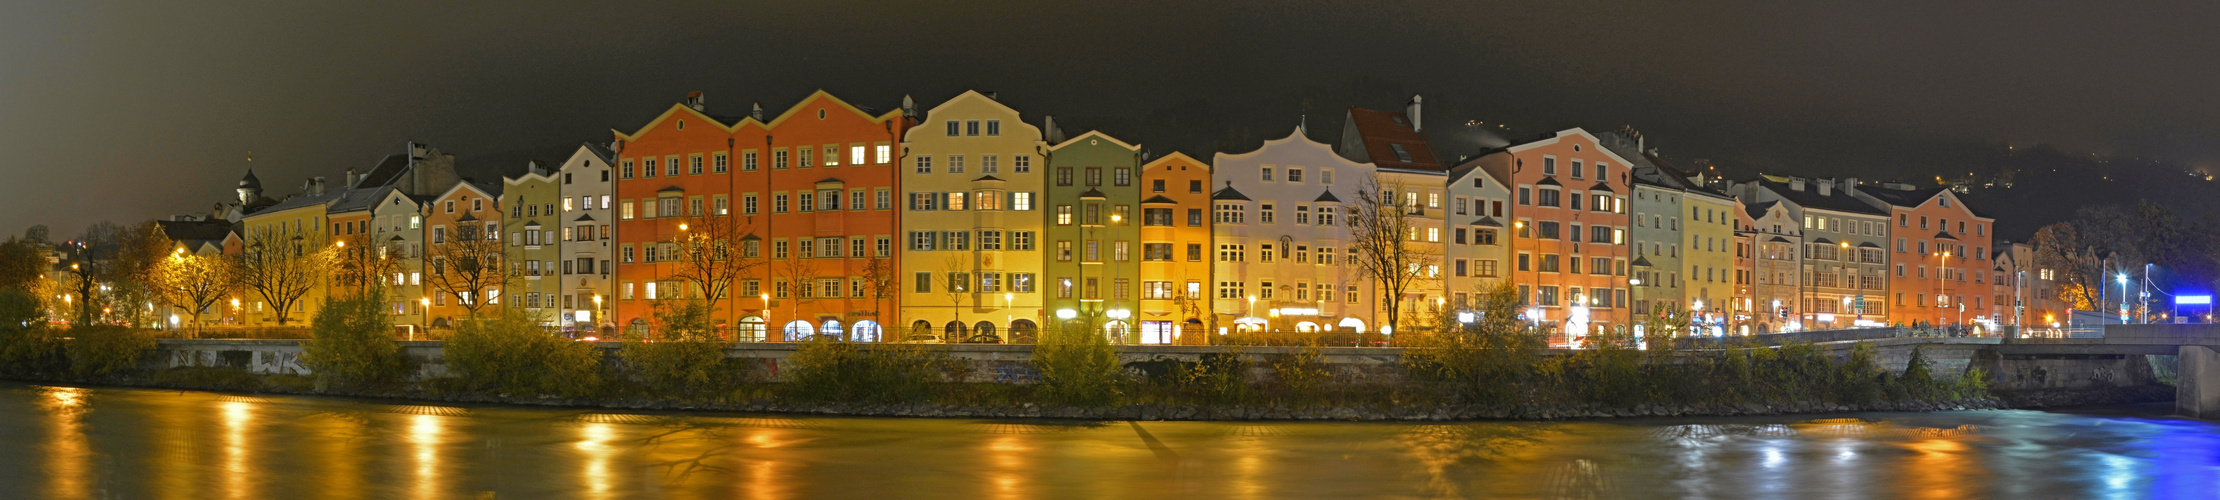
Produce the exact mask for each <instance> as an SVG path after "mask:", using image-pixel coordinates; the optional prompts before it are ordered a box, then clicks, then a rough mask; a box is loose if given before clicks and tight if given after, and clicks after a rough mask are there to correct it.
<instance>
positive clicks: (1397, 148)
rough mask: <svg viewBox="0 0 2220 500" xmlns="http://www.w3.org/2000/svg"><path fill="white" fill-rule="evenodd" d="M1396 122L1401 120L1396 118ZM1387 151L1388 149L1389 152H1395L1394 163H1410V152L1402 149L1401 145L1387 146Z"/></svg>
mask: <svg viewBox="0 0 2220 500" xmlns="http://www.w3.org/2000/svg"><path fill="white" fill-rule="evenodd" d="M1396 120H1397V121H1401V120H1402V119H1401V118H1397V119H1396ZM1388 149H1389V150H1392V151H1394V152H1395V161H1399V162H1404V163H1410V162H1411V152H1410V150H1407V149H1403V145H1402V144H1389V145H1388Z"/></svg>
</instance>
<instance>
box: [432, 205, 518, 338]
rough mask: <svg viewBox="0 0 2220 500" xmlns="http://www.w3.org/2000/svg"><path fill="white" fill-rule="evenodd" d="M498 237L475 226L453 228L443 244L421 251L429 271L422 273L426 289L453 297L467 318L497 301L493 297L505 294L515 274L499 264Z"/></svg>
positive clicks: (436, 244)
mask: <svg viewBox="0 0 2220 500" xmlns="http://www.w3.org/2000/svg"><path fill="white" fill-rule="evenodd" d="M498 236H500V235H498V234H487V233H486V232H485V231H484V230H483V229H481V228H479V227H478V226H477V225H475V224H464V225H461V226H457V227H455V231H454V232H452V233H450V234H448V235H447V240H446V241H441V242H434V243H432V244H431V245H430V246H431V248H429V249H427V251H425V252H424V253H425V256H424V257H425V259H426V260H425V262H426V263H427V265H428V266H429V267H430V269H429V270H428V272H425V273H424V281H425V284H426V285H429V286H431V287H432V289H433V290H437V291H439V292H440V293H442V294H446V295H449V296H453V297H455V299H456V305H460V306H462V308H463V311H465V312H466V314H468V315H469V316H470V317H473V318H475V317H478V313H479V311H481V310H483V309H485V307H486V306H488V305H491V304H493V301H495V300H499V297H498V296H497V295H495V294H498V293H501V292H502V291H504V290H506V289H507V287H508V285H509V283H511V282H513V281H515V279H516V277H517V275H518V273H517V272H516V271H514V270H511V269H509V268H507V267H504V266H503V265H502V263H501V261H502V259H501V252H502V248H501V240H499V239H496V238H497V237H498Z"/></svg>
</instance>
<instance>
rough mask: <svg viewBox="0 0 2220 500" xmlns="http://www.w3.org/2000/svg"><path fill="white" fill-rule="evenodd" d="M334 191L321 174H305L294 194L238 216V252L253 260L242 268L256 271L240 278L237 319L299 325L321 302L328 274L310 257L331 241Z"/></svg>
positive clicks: (324, 249)
mask: <svg viewBox="0 0 2220 500" xmlns="http://www.w3.org/2000/svg"><path fill="white" fill-rule="evenodd" d="M242 189H244V188H242ZM256 189H257V190H259V189H260V187H259V186H256ZM338 195H339V192H337V191H332V192H327V191H326V190H325V189H324V179H323V178H322V177H316V178H311V179H309V180H308V181H307V182H306V183H304V184H302V186H301V193H300V194H297V195H293V196H292V197H289V198H286V199H285V200H284V201H281V202H278V203H277V204H275V205H270V206H268V207H263V208H260V209H257V210H255V211H253V212H252V213H248V214H246V216H245V217H244V218H242V219H241V220H240V225H241V230H240V234H242V235H243V240H244V241H243V245H242V247H241V248H240V251H241V252H242V253H243V254H245V258H246V259H247V260H248V261H249V262H251V263H255V264H250V265H249V266H248V267H249V268H252V269H257V270H259V271H260V272H256V273H248V274H249V276H246V277H242V281H243V283H242V286H240V287H239V291H238V292H237V295H236V298H237V299H239V301H238V309H239V311H238V312H239V316H238V317H239V318H241V323H243V324H247V325H273V326H274V325H305V324H307V323H308V319H309V317H310V316H311V315H313V314H315V312H316V308H318V307H321V306H322V305H323V303H324V300H325V298H326V297H328V296H329V293H328V291H327V290H326V288H327V287H328V285H329V279H330V273H329V268H328V267H327V266H325V265H323V264H322V263H320V262H319V261H317V260H316V257H314V256H317V255H321V254H325V253H327V252H328V251H329V250H330V248H329V247H330V246H331V245H332V244H333V240H332V239H331V238H330V229H331V227H330V226H329V225H328V224H329V222H328V219H327V218H326V210H327V209H328V206H329V205H330V204H331V202H332V201H334V200H337V199H339V196H338ZM254 275H260V277H255V276H254Z"/></svg>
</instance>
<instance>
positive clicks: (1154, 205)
mask: <svg viewBox="0 0 2220 500" xmlns="http://www.w3.org/2000/svg"><path fill="white" fill-rule="evenodd" d="M1209 186H1210V165H1209V164H1205V163H1203V162H1202V160H1197V159H1195V158H1194V157H1190V156H1187V155H1186V154H1185V153H1179V152H1173V153H1172V154H1169V155H1165V156H1164V157H1161V158H1157V159H1155V160H1152V161H1149V162H1148V164H1146V165H1143V166H1142V167H1141V196H1143V197H1144V198H1142V199H1141V230H1140V241H1141V263H1140V265H1139V268H1140V279H1141V300H1140V308H1139V309H1138V315H1137V320H1136V321H1137V323H1138V324H1139V326H1140V334H1141V336H1140V339H1139V340H1140V343H1143V344H1181V345H1208V344H1209V343H1210V340H1211V336H1212V335H1213V332H1216V331H1217V330H1216V329H1215V328H1213V327H1212V322H1215V321H1216V319H1217V318H1216V317H1215V316H1214V315H1212V314H1210V312H1209V310H1210V302H1209V300H1210V299H1209V298H1208V297H1209V294H1210V290H1211V288H1210V283H1211V275H1210V268H1211V265H1210V245H1211V240H1210V232H1211V225H1210V188H1209Z"/></svg>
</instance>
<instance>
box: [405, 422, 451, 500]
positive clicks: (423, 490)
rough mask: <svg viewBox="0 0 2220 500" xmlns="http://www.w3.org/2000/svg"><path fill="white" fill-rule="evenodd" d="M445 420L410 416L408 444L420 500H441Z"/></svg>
mask: <svg viewBox="0 0 2220 500" xmlns="http://www.w3.org/2000/svg"><path fill="white" fill-rule="evenodd" d="M444 418H447V417H441V416H438V415H423V414H418V415H409V416H408V421H409V424H408V425H409V428H408V443H409V446H410V451H411V456H412V457H413V458H415V465H416V469H415V471H414V472H415V474H414V476H415V477H414V479H415V481H414V484H415V485H416V488H415V497H416V498H419V499H431V498H441V495H442V493H441V489H440V480H441V478H440V460H439V444H440V434H442V433H444V432H445V431H446V426H445V425H444V422H442V421H441V419H444Z"/></svg>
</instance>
